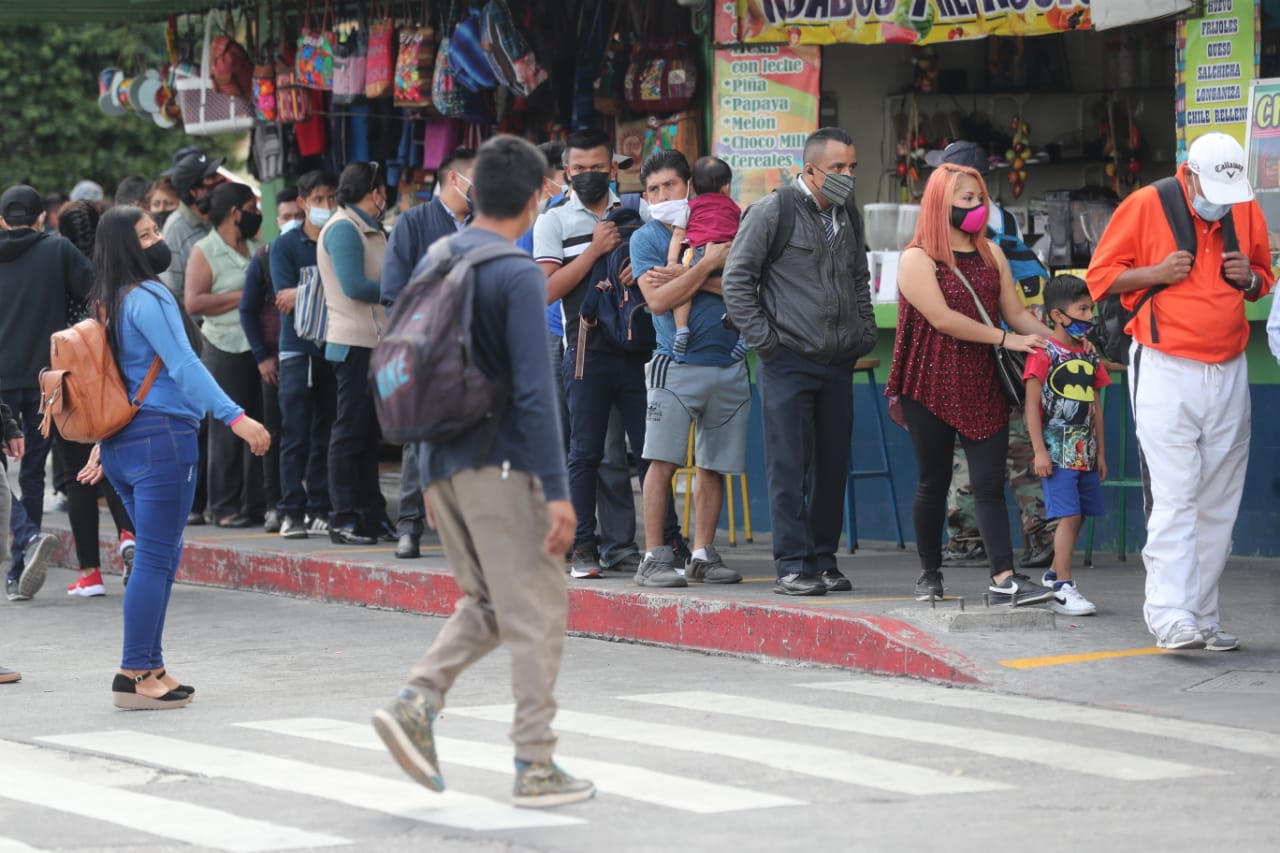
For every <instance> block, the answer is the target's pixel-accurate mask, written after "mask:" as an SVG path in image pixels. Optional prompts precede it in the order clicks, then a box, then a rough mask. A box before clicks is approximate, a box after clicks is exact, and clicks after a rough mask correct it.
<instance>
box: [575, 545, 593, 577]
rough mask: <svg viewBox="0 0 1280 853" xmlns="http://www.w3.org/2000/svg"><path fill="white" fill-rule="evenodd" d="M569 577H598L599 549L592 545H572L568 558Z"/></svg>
mask: <svg viewBox="0 0 1280 853" xmlns="http://www.w3.org/2000/svg"><path fill="white" fill-rule="evenodd" d="M569 577H571V578H575V579H577V580H583V579H586V578H591V579H597V578H599V577H600V549H599V548H596V547H595V546H594V545H585V546H581V547H579V546H576V545H575V546H574V549H573V556H572V557H571V558H570V560H569Z"/></svg>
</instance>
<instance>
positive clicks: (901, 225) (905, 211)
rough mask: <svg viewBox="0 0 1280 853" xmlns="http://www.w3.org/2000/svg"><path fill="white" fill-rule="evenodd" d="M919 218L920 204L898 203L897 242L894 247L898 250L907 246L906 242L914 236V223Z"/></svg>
mask: <svg viewBox="0 0 1280 853" xmlns="http://www.w3.org/2000/svg"><path fill="white" fill-rule="evenodd" d="M919 220H920V205H918V204H900V205H898V244H897V245H896V246H895V247H894V248H896V249H898V250H899V251H901V250H903V249H905V248H907V244H908V243H910V242H911V238H912V237H914V236H916V223H917V222H918V221H919Z"/></svg>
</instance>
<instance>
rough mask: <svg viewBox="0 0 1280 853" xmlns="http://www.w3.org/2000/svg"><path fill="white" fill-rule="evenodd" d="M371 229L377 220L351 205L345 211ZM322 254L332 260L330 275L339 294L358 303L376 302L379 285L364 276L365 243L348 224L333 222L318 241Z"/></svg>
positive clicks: (354, 228)
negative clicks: (334, 279) (320, 241)
mask: <svg viewBox="0 0 1280 853" xmlns="http://www.w3.org/2000/svg"><path fill="white" fill-rule="evenodd" d="M347 209H348V210H351V211H353V212H354V213H355V214H356V216H359V217H360V218H361V219H363V220H364V221H365V222H367V223H369V224H370V225H371V226H373V227H374V228H379V227H381V226H379V225H378V221H377V220H376V219H374V218H373V217H372V216H370V215H369V214H367V213H365V212H364V211H363V210H361V209H360V208H358V207H355V206H354V205H353V206H351V207H349V208H347ZM320 239H322V240H324V248H325V251H326V252H328V253H329V258H330V260H332V261H333V272H334V274H335V275H337V276H338V284H339V285H340V286H341V287H342V292H343V293H345V294H346V295H347V296H348V297H349V298H351V299H354V300H356V301H357V302H377V301H378V300H379V299H380V298H381V289H382V285H381V282H378V281H370V280H369V279H367V278H365V277H364V240H363V239H362V238H361V237H360V231H359V229H357V228H356V226H355V225H354V224H353V223H351V222H336V223H334V224H333V226H332V227H330V228H329V230H327V231H325V232H324V235H323V236H322V237H321V238H320Z"/></svg>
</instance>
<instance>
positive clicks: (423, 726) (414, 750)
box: [373, 687, 444, 791]
mask: <svg viewBox="0 0 1280 853" xmlns="http://www.w3.org/2000/svg"><path fill="white" fill-rule="evenodd" d="M435 718H436V709H435V708H434V707H433V706H432V704H431V703H430V702H428V701H427V698H426V697H425V696H423V695H422V694H421V693H419V692H418V691H417V690H414V689H413V688H412V687H406V688H405V689H403V690H401V691H400V695H399V696H397V697H396V698H395V699H392V700H391V704H389V705H387V706H386V707H385V708H380V709H378V710H377V711H374V712H373V728H374V731H376V732H377V733H378V737H380V738H382V742H383V743H384V744H386V747H387V749H388V750H389V751H390V752H391V757H392V758H394V759H395V760H396V763H397V764H399V765H400V769H401V770H403V771H404V772H405V773H408V774H409V776H410V777H411V778H413V780H414V781H416V782H418V783H419V784H421V785H423V786H425V787H427V788H430V789H431V790H433V791H443V790H444V778H443V777H442V776H441V775H440V769H439V768H440V761H439V759H437V758H436V739H435V735H434V734H433V733H432V731H431V723H432V722H433V721H434V720H435Z"/></svg>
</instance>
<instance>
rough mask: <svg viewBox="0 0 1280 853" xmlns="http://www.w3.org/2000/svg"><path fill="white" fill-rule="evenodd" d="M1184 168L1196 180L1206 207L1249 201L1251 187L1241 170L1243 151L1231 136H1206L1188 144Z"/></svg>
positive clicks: (1251, 197)
mask: <svg viewBox="0 0 1280 853" xmlns="http://www.w3.org/2000/svg"><path fill="white" fill-rule="evenodd" d="M1187 168H1189V169H1190V170H1191V171H1193V172H1195V173H1196V176H1197V177H1199V178H1200V189H1201V191H1202V192H1203V193H1204V197H1205V199H1206V200H1207V201H1208V202H1209V203H1210V204H1239V203H1240V202H1242V201H1250V200H1252V199H1253V187H1251V186H1249V175H1248V173H1247V172H1246V171H1245V168H1244V149H1243V148H1241V147H1240V143H1239V142H1237V141H1236V139H1235V137H1234V136H1229V135H1227V134H1225V133H1206V134H1205V135H1203V136H1201V137H1198V138H1197V139H1196V140H1195V141H1194V142H1192V143H1191V148H1190V149H1189V150H1188V151H1187Z"/></svg>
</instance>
